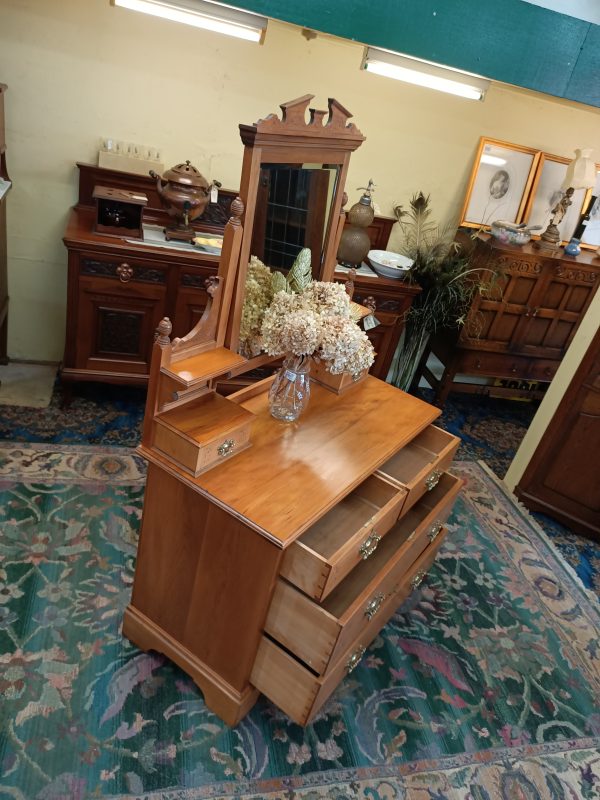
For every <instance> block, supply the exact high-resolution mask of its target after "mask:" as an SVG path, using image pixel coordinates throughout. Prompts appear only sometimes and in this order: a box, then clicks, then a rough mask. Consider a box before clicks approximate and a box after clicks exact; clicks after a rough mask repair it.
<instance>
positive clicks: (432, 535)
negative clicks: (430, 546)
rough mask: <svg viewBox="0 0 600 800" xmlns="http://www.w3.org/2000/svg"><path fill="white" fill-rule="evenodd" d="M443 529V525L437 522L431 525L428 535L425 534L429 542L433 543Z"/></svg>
mask: <svg viewBox="0 0 600 800" xmlns="http://www.w3.org/2000/svg"><path fill="white" fill-rule="evenodd" d="M443 527H444V525H443V524H442V523H441V522H438V521H437V520H436V521H435V522H434V523H433V525H432V526H431V528H430V529H429V533H428V534H427V535H428V536H429V541H430V542H433V541H435V540H436V539H437V537H438V536H439V534H440V531H441V530H442V528H443Z"/></svg>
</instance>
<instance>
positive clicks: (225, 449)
mask: <svg viewBox="0 0 600 800" xmlns="http://www.w3.org/2000/svg"><path fill="white" fill-rule="evenodd" d="M234 447H235V442H234V441H233V439H225V441H224V442H223V444H220V445H219V446H218V447H217V453H218V454H219V455H220V456H226V455H227V454H228V453H231V451H232V450H233V448H234Z"/></svg>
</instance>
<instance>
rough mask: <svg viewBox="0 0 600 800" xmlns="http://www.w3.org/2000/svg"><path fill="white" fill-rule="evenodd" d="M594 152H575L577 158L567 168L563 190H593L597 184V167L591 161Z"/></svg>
mask: <svg viewBox="0 0 600 800" xmlns="http://www.w3.org/2000/svg"><path fill="white" fill-rule="evenodd" d="M591 154H592V151H591V149H590V150H575V158H574V159H573V161H571V163H570V164H569V166H568V167H567V174H566V175H565V179H564V181H563V185H562V188H563V189H569V188H572V189H591V188H592V186H594V185H595V183H596V165H595V164H594V162H593V161H592V159H591Z"/></svg>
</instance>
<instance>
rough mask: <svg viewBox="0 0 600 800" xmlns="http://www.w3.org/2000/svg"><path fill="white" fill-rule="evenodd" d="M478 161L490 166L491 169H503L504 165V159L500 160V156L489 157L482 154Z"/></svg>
mask: <svg viewBox="0 0 600 800" xmlns="http://www.w3.org/2000/svg"><path fill="white" fill-rule="evenodd" d="M480 160H481V163H482V164H491V165H492V167H503V166H504V165H505V164H506V159H505V158H500V156H489V155H488V154H487V153H484V154H483V155H482V156H481V159H480Z"/></svg>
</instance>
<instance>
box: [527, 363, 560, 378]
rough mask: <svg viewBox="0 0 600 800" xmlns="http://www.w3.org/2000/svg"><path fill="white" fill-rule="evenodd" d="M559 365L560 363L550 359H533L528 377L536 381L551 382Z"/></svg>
mask: <svg viewBox="0 0 600 800" xmlns="http://www.w3.org/2000/svg"><path fill="white" fill-rule="evenodd" d="M559 365H560V361H553V360H552V359H549V358H532V359H531V365H530V367H529V373H528V375H527V377H528V378H531V379H532V380H535V381H551V380H552V378H553V377H554V376H555V375H556V370H557V369H558V367H559Z"/></svg>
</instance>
